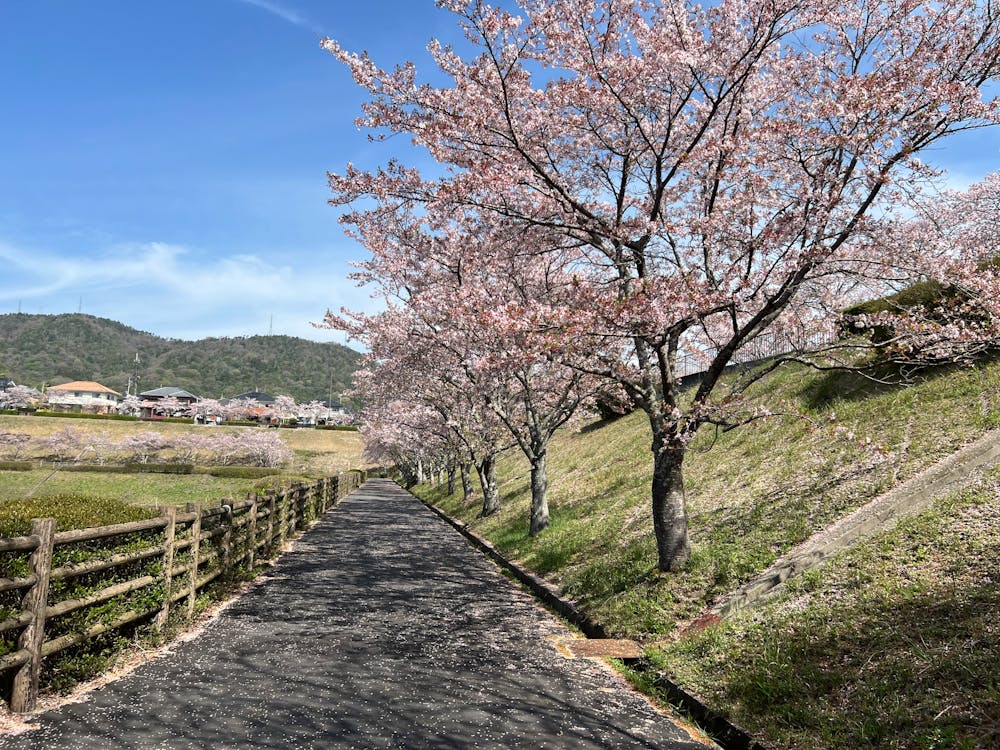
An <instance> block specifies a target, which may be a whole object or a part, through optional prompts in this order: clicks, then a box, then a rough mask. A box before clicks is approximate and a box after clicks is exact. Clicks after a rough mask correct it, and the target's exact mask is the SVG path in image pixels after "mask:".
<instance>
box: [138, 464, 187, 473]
mask: <svg viewBox="0 0 1000 750" xmlns="http://www.w3.org/2000/svg"><path fill="white" fill-rule="evenodd" d="M124 468H125V470H126V471H127V472H129V473H134V474H193V473H194V464H136V463H127V464H125V467H124Z"/></svg>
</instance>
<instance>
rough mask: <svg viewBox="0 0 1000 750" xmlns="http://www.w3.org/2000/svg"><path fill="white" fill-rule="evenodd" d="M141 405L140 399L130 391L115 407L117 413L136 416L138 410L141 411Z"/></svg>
mask: <svg viewBox="0 0 1000 750" xmlns="http://www.w3.org/2000/svg"><path fill="white" fill-rule="evenodd" d="M142 405H143V402H142V399H141V398H139V397H138V396H136V395H135V394H131V393H130V394H129V395H127V396H125V398H123V399H122V400H121V401H119V402H118V406H117V407H116V408H117V411H118V413H119V414H128V415H130V416H133V417H134V416H138V414H139V412H141V411H142Z"/></svg>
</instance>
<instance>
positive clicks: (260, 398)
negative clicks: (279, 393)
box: [229, 391, 274, 404]
mask: <svg viewBox="0 0 1000 750" xmlns="http://www.w3.org/2000/svg"><path fill="white" fill-rule="evenodd" d="M229 401H256V402H257V403H260V404H273V403H274V396H272V395H271V394H270V393H264V392H263V391H247V392H246V393H241V394H240V395H239V396H233V397H232V398H231V399H229Z"/></svg>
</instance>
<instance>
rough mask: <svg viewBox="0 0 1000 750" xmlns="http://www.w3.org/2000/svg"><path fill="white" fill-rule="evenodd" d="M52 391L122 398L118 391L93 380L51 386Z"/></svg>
mask: <svg viewBox="0 0 1000 750" xmlns="http://www.w3.org/2000/svg"><path fill="white" fill-rule="evenodd" d="M49 390H50V391H82V392H84V393H113V394H115V395H116V396H120V395H122V394H120V393H119V392H118V391H113V390H111V389H110V388H108V387H107V386H106V385H101V384H100V383H95V382H94V381H93V380H74V381H73V382H72V383H63V384H62V385H52V386H49Z"/></svg>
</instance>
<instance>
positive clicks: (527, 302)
mask: <svg viewBox="0 0 1000 750" xmlns="http://www.w3.org/2000/svg"><path fill="white" fill-rule="evenodd" d="M345 223H346V224H348V225H349V226H351V227H352V230H353V232H354V234H355V236H357V237H358V238H359V239H361V240H362V241H363V242H364V243H365V245H366V246H367V247H368V248H369V249H370V250H371V252H372V257H371V258H370V259H369V260H367V261H365V262H363V263H360V264H359V266H360V267H361V269H362V271H361V272H359V273H357V274H355V278H356V279H358V280H360V281H362V282H364V283H369V284H374V285H377V286H378V287H379V288H380V290H381V291H382V293H383V294H384V295H385V296H386V297H388V298H395V299H397V300H399V301H400V302H401V304H403V305H405V306H406V308H407V314H408V315H409V316H410V318H409V321H408V326H409V328H410V331H411V333H412V332H413V331H415V330H419V331H420V335H421V337H422V339H423V341H422V343H421V345H422V346H423V347H425V348H426V347H427V346H433V347H435V348H436V349H438V350H439V353H438V362H437V364H438V365H440V363H441V361H443V360H448V361H450V362H451V370H452V372H451V377H454V378H457V379H458V380H459V381H461V382H464V383H465V386H466V387H467V388H468V389H469V392H470V393H475V394H480V395H481V397H482V399H483V402H484V404H485V406H487V407H488V408H489V409H490V410H491V411H492V412H493V413H494V415H495V416H496V418H497V419H499V421H500V423H501V424H502V425H503V426H505V427H506V428H507V429H508V430H509V432H510V434H511V436H512V437H513V439H514V441H515V442H516V444H517V445H518V447H519V448H520V449H521V451H522V452H523V453H524V455H525V457H526V458H527V459H528V462H529V463H530V465H531V513H530V523H529V533H530V535H532V536H534V535H536V534H538V533H540V532H541V531H542V530H543V529H545V528H546V527H547V526H548V525H549V510H548V494H547V493H548V474H547V468H546V466H547V452H548V444H549V441H550V439H551V438H552V435H553V434H554V433H555V431H556V430H557V429H558V428H559V427H560V426H562V425H563V424H565V423H566V422H567V421H568V420H569V419H570V418H572V417H573V415H574V414H575V413H576V410H577V408H578V407H579V406H580V404H581V403H582V402H583V401H585V400H586V399H588V398H589V397H590V396H591V394H592V393H593V392H595V391H596V389H597V388H598V387H599V384H600V383H599V381H598V379H596V378H595V377H593V376H591V375H587V374H585V373H583V372H582V371H581V370H579V369H573V368H570V367H568V366H566V365H564V364H562V363H560V362H559V361H558V356H557V355H558V351H557V350H555V349H554V348H553V347H552V345H551V343H550V341H549V337H548V336H545V335H540V334H539V332H538V331H537V327H538V321H540V320H545V319H546V316H547V311H548V310H549V309H550V308H552V307H553V306H558V305H559V304H562V303H564V301H565V297H566V295H567V293H568V292H569V290H570V289H571V288H572V286H573V277H572V276H570V275H569V274H567V273H566V272H565V270H564V269H563V268H561V267H560V265H559V257H558V255H557V254H555V253H549V252H547V250H548V249H549V248H550V247H554V246H557V245H558V244H559V243H560V241H561V239H562V238H561V237H560V236H559V235H558V234H554V233H552V232H551V231H546V230H544V229H542V228H537V227H536V228H527V229H526V228H524V227H521V226H517V225H512V224H510V223H509V222H501V221H496V220H495V221H493V222H491V223H484V222H482V221H478V220H476V218H475V217H473V216H471V215H469V214H468V213H466V214H465V215H463V216H460V217H451V219H450V220H449V218H448V217H444V216H442V215H440V212H437V213H428V214H425V215H424V216H422V217H417V216H416V215H414V214H413V212H411V211H408V210H406V208H405V207H403V206H387V205H383V206H380V207H378V208H376V209H374V210H369V211H362V212H354V213H352V214H350V215H349V216H347V217H345ZM435 225H436V226H437V227H438V228H439V229H440V228H441V227H445V228H446V230H445V231H438V232H435V231H434V230H433V227H434V226H435ZM326 320H327V324H328V325H330V326H333V327H340V328H343V327H344V325H343V324H341V323H340V322H339V318H338V316H335V315H328V316H327V319H326ZM348 327H349V328H352V329H353V330H355V331H360V330H363V329H364V328H365V326H364V325H360V326H359V325H357V321H355V323H354V325H353V326H348ZM396 356H399V357H407V358H410V353H409V352H397V354H396ZM396 364H397V365H398V364H399V363H398V362H397V363H396ZM407 371H408V372H410V373H411V376H413V373H414V372H415V371H414V370H413V369H412V367H409V366H408V367H407ZM416 372H417V373H418V374H417V375H416V376H419V371H416Z"/></svg>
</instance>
